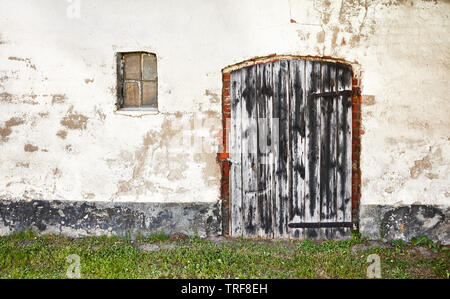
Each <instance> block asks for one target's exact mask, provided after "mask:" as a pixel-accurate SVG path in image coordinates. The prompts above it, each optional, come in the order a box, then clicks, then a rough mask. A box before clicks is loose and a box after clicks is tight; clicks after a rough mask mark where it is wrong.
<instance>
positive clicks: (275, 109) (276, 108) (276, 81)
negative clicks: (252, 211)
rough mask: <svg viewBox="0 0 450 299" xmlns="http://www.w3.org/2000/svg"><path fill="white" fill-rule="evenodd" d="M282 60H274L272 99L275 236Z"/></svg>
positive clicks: (278, 211)
mask: <svg viewBox="0 0 450 299" xmlns="http://www.w3.org/2000/svg"><path fill="white" fill-rule="evenodd" d="M280 73H281V71H280V61H275V62H273V70H272V80H273V101H272V115H273V118H272V141H273V167H272V180H273V181H272V207H273V212H272V215H273V216H272V219H273V220H272V225H273V236H274V238H280V237H282V231H280V223H281V221H282V219H281V217H280V215H281V213H282V211H281V182H280V176H279V168H280V165H279V160H280V88H281V87H280V86H281V85H280Z"/></svg>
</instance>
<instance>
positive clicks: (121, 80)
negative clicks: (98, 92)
mask: <svg viewBox="0 0 450 299" xmlns="http://www.w3.org/2000/svg"><path fill="white" fill-rule="evenodd" d="M128 54H139V55H140V79H125V56H126V55H128ZM144 55H153V56H154V57H155V68H156V71H155V72H156V79H155V80H144V79H143V74H144ZM116 65H117V97H116V103H115V105H116V108H117V110H118V111H155V112H158V111H159V110H158V106H159V105H158V104H159V98H158V57H157V55H156V53H152V52H147V51H129V52H117V53H116ZM127 82H128V83H129V82H133V83H137V85H138V88H139V101H140V104H142V97H143V83H144V82H154V83H156V105H155V107H150V106H142V105H141V106H139V107H137V106H135V107H133V106H128V107H127V106H124V105H125V84H126V83H127Z"/></svg>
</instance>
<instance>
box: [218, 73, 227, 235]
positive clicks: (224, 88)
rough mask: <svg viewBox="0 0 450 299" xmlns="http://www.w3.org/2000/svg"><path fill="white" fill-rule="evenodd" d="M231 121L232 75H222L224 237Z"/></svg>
mask: <svg viewBox="0 0 450 299" xmlns="http://www.w3.org/2000/svg"><path fill="white" fill-rule="evenodd" d="M229 119H230V73H229V72H228V73H223V74H222V128H223V131H222V134H221V137H222V140H221V144H222V147H221V149H220V151H219V153H218V155H217V159H218V162H219V163H220V166H221V173H222V177H221V182H220V183H221V190H220V191H221V200H222V229H223V234H224V235H229V221H228V220H229V216H228V215H229V211H230V209H229V208H230V162H229V161H227V159H228V158H229V157H230V154H229V151H228V139H229V138H228V137H229V136H228V134H229V132H230V130H229V124H230V122H229Z"/></svg>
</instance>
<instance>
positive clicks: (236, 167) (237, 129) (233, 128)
mask: <svg viewBox="0 0 450 299" xmlns="http://www.w3.org/2000/svg"><path fill="white" fill-rule="evenodd" d="M230 101H231V115H230V117H231V124H230V159H231V169H230V181H231V182H230V185H231V192H230V195H231V198H230V211H231V217H230V218H231V230H230V232H231V236H233V237H238V236H242V169H241V165H242V151H241V136H242V128H241V119H242V117H241V106H242V105H241V104H242V100H241V71H240V70H238V71H234V72H232V73H231V74H230Z"/></svg>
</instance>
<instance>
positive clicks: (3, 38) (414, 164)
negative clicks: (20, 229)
mask: <svg viewBox="0 0 450 299" xmlns="http://www.w3.org/2000/svg"><path fill="white" fill-rule="evenodd" d="M78 4H80V6H79V7H78ZM78 8H79V10H78ZM449 13H450V4H449V2H448V1H407V0H404V1H400V0H398V1H395V0H392V1H391V0H374V1H345V0H344V1H312V0H311V1H310V0H290V1H288V0H285V1H265V0H264V1H262V0H259V1H256V0H255V1H249V0H245V1H242V0H239V1H237V0H234V1H215V0H208V1H206V0H203V1H202V0H195V1H194V0H192V1H181V0H179V1H175V0H172V1H168V0H164V1H162V0H161V1H143V0H142V1H136V0H128V1H123V0H122V1H119V0H108V1H106V0H95V1H94V0H80V1H77V0H73V1H71V3H70V1H65V0H40V1H33V0H28V1H26V0H14V1H13V0H1V1H0V62H1V63H0V161H1V163H0V198H5V199H6V198H26V199H60V200H88V201H136V202H150V201H154V202H161V201H162V202H169V201H171V202H190V201H201V202H213V201H217V200H218V199H219V197H220V190H219V187H220V181H219V179H220V171H219V166H218V164H217V163H216V161H215V158H216V149H215V147H214V146H212V150H209V152H207V153H201V151H200V150H198V149H197V150H194V149H193V148H191V147H189V146H186V145H185V146H183V147H181V150H180V148H179V147H177V146H175V145H173V144H172V145H171V144H170V142H169V140H171V139H170V137H172V136H176V138H175V140H179V139H180V138H181V135H182V134H183V132H186V130H183V129H182V127H183V126H191V125H192V119H193V118H194V117H196V118H198V119H200V120H205V119H207V118H212V119H213V120H214V121H213V122H212V123H209V124H210V125H206V124H204V125H201V127H202V128H203V130H197V131H194V133H193V135H194V136H196V137H199V138H200V137H203V139H204V141H205V144H213V145H214V142H215V141H216V139H217V138H216V137H215V136H216V135H217V134H218V133H219V132H220V129H221V88H222V83H221V69H222V68H224V67H226V66H228V65H231V64H234V63H238V62H241V61H243V60H246V59H249V58H251V57H254V56H265V55H268V54H272V53H277V54H293V55H315V56H331V57H334V58H341V59H345V60H347V61H351V62H357V63H359V65H360V67H361V71H362V84H363V88H362V93H363V95H364V96H363V99H364V103H363V107H362V122H363V130H364V135H363V136H362V155H361V170H362V199H361V200H362V204H388V205H394V204H411V203H422V204H435V205H438V204H440V205H449V196H450V189H449V186H450V184H449V165H450V164H449V158H450V157H449V156H450V148H449V140H450V139H449V136H450V118H449V115H450V105H449V104H448V94H449V88H448V75H449V67H450V65H449V61H450V59H449V58H450V57H449V51H448V49H449V46H450V35H449V34H448V32H449V29H450V28H449V19H448V16H449ZM134 50H136V51H149V52H153V53H156V54H157V57H158V76H159V90H158V93H159V99H158V101H159V110H160V112H159V113H158V114H150V115H146V114H137V113H134V114H133V113H128V114H123V113H119V112H115V106H114V103H115V100H116V94H115V86H116V66H115V56H114V54H115V53H116V52H121V51H134ZM65 134H66V136H65ZM187 134H189V132H188V133H187ZM63 137H64V138H63ZM198 144H199V142H195V145H198ZM177 149H178V150H177Z"/></svg>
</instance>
